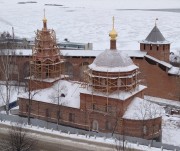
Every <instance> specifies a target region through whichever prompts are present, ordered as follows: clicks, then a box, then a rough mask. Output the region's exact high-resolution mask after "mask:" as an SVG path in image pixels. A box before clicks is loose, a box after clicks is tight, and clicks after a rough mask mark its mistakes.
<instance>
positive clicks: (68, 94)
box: [18, 80, 80, 108]
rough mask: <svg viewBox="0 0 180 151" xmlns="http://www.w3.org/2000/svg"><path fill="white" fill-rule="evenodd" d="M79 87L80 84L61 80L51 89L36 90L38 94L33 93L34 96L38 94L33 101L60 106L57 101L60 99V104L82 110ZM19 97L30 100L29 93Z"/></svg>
mask: <svg viewBox="0 0 180 151" xmlns="http://www.w3.org/2000/svg"><path fill="white" fill-rule="evenodd" d="M79 87H80V85H79V84H78V83H75V82H68V81H65V80H60V81H58V82H56V83H55V84H54V85H53V86H52V87H50V88H46V89H42V90H36V92H37V93H36V92H35V91H32V94H34V93H36V94H35V95H34V97H33V98H32V100H36V101H41V102H46V103H52V104H58V100H57V99H58V97H59V98H60V102H59V104H61V105H63V106H67V107H72V108H80V93H79ZM58 93H59V94H58ZM61 94H64V95H65V97H60V96H61ZM18 97H20V98H28V93H24V94H20V95H19V96H18Z"/></svg>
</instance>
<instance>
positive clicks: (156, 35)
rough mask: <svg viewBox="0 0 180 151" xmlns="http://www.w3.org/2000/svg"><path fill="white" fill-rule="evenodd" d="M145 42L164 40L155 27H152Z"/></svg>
mask: <svg viewBox="0 0 180 151" xmlns="http://www.w3.org/2000/svg"><path fill="white" fill-rule="evenodd" d="M145 40H146V41H149V42H160V41H166V39H165V38H164V36H163V35H162V33H161V32H160V30H159V29H158V27H157V26H154V28H153V29H152V30H151V32H150V33H149V35H148V36H147V38H146V39H145Z"/></svg>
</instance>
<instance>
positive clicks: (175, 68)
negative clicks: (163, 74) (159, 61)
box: [168, 66, 180, 76]
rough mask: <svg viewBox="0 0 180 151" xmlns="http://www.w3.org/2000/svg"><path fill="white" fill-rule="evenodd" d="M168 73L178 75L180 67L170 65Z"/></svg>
mask: <svg viewBox="0 0 180 151" xmlns="http://www.w3.org/2000/svg"><path fill="white" fill-rule="evenodd" d="M168 73H169V74H172V75H179V76H180V68H179V67H174V66H173V67H171V69H169V71H168Z"/></svg>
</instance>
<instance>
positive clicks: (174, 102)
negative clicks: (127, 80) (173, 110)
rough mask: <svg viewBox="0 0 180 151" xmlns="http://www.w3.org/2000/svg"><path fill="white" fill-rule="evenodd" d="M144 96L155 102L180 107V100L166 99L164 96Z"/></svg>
mask: <svg viewBox="0 0 180 151" xmlns="http://www.w3.org/2000/svg"><path fill="white" fill-rule="evenodd" d="M144 98H145V99H146V100H149V101H151V102H155V103H159V104H163V105H170V106H175V107H178V108H180V102H179V101H175V100H169V99H164V98H158V97H153V96H148V95H145V96H144Z"/></svg>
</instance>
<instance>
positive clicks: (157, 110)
mask: <svg viewBox="0 0 180 151" xmlns="http://www.w3.org/2000/svg"><path fill="white" fill-rule="evenodd" d="M164 113H165V111H164V109H163V108H162V107H161V106H159V105H157V104H155V103H152V102H149V101H147V100H144V99H142V98H139V97H135V98H134V99H133V100H132V102H131V103H130V105H129V106H128V108H127V110H126V112H125V113H124V115H123V118H125V119H133V120H147V119H153V118H157V117H160V116H162V115H163V114H164Z"/></svg>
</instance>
